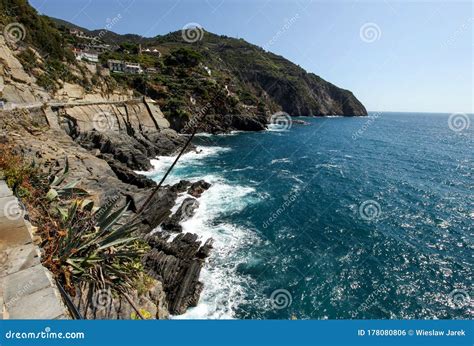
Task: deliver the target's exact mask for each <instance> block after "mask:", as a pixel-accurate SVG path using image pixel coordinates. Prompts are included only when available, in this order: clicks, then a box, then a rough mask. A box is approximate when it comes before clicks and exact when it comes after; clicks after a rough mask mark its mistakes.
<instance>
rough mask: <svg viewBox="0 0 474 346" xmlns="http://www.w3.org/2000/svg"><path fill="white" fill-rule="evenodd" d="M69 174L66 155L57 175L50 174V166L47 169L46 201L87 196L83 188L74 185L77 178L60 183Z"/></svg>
mask: <svg viewBox="0 0 474 346" xmlns="http://www.w3.org/2000/svg"><path fill="white" fill-rule="evenodd" d="M68 176H69V161H68V159H67V157H66V164H65V166H64V169H63V171H62V172H61V173H60V174H59V175H55V174H52V172H51V168H50V170H49V175H48V180H49V191H48V193H47V194H46V199H47V200H48V201H53V200H55V199H57V198H65V199H67V198H72V197H80V196H87V195H88V193H87V191H86V190H84V189H80V188H77V187H76V185H77V184H78V183H79V180H74V181H72V182H69V183H67V184H65V185H63V186H61V184H62V183H63V182H64V180H65V179H66V178H67V177H68Z"/></svg>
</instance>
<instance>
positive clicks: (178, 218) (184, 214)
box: [161, 197, 199, 232]
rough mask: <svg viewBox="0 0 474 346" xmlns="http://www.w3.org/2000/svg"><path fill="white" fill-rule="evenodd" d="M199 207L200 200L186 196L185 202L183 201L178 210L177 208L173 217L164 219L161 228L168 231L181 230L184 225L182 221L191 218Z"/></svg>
mask: <svg viewBox="0 0 474 346" xmlns="http://www.w3.org/2000/svg"><path fill="white" fill-rule="evenodd" d="M198 207H199V202H198V201H197V200H196V199H195V198H191V197H188V198H186V199H185V200H184V201H183V203H181V205H180V206H179V208H178V210H176V212H175V213H174V214H173V215H172V216H171V217H169V218H168V219H166V220H165V221H163V223H162V224H161V228H162V229H164V230H166V231H171V232H181V231H182V230H183V227H182V226H181V225H180V223H181V222H183V221H186V220H188V219H189V218H191V217H192V216H193V215H194V214H195V212H196V209H197V208H198Z"/></svg>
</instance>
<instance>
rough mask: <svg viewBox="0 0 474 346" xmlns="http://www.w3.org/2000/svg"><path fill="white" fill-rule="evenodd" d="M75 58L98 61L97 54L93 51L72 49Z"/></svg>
mask: <svg viewBox="0 0 474 346" xmlns="http://www.w3.org/2000/svg"><path fill="white" fill-rule="evenodd" d="M73 51H74V55H75V56H76V60H86V61H89V62H93V63H98V62H99V54H98V53H96V52H93V51H85V50H81V49H73Z"/></svg>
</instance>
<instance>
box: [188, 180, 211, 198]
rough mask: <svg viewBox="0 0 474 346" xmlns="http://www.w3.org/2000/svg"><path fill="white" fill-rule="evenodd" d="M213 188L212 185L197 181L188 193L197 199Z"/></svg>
mask: <svg viewBox="0 0 474 346" xmlns="http://www.w3.org/2000/svg"><path fill="white" fill-rule="evenodd" d="M210 187H211V184H210V183H208V182H206V181H204V180H199V181H196V182H195V183H192V184H191V186H190V187H189V189H188V193H189V194H190V195H191V196H193V197H196V198H199V197H201V195H202V193H203V192H204V191H206V190H207V189H209V188H210Z"/></svg>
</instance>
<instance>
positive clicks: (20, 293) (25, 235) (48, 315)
mask: <svg viewBox="0 0 474 346" xmlns="http://www.w3.org/2000/svg"><path fill="white" fill-rule="evenodd" d="M23 217H24V212H23V210H22V209H21V208H20V206H19V204H18V200H17V198H16V197H15V196H13V194H12V191H11V190H10V189H9V188H8V186H7V184H6V183H5V181H3V180H0V319H63V318H69V317H68V313H67V310H66V308H65V306H64V304H63V302H62V299H61V296H60V294H59V291H58V289H57V287H56V285H55V283H54V281H53V279H52V277H51V274H50V273H49V271H48V270H47V269H46V268H45V267H43V266H42V265H41V262H40V251H39V248H38V247H37V246H36V245H35V244H34V243H33V241H32V234H31V226H30V225H29V223H27V222H26V221H25V220H24V218H23Z"/></svg>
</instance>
